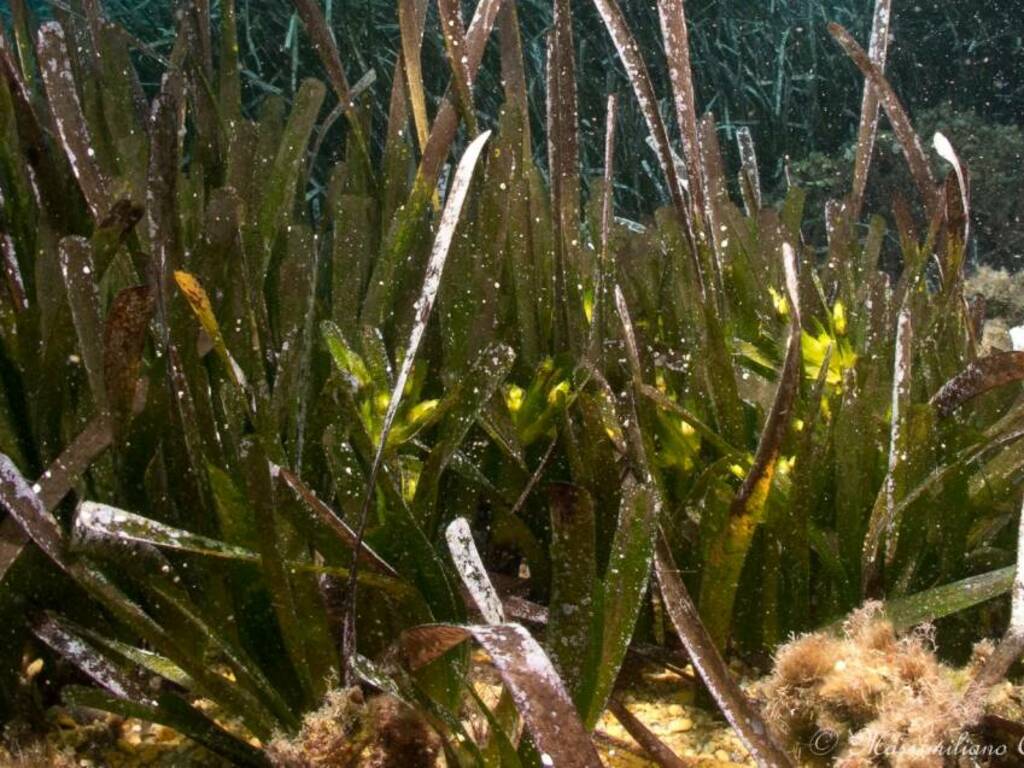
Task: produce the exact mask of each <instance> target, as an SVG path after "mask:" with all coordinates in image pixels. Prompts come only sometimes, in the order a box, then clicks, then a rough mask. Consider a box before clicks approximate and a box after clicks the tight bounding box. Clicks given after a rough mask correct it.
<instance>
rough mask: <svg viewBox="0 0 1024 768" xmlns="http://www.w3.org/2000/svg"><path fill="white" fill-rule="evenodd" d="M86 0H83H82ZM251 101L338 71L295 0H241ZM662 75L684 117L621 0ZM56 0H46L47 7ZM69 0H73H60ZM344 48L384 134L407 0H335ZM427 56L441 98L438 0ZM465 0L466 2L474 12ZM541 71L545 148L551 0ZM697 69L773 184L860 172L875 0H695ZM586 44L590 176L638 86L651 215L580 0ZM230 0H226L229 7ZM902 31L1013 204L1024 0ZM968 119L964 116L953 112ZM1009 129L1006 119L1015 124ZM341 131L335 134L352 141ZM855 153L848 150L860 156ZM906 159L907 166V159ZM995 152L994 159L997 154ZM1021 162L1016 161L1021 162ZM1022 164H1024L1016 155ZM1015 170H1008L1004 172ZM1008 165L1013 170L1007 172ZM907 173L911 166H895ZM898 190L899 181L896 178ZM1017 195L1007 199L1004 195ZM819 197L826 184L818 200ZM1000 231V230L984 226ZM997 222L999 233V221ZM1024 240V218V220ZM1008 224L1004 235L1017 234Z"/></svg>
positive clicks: (485, 103)
mask: <svg viewBox="0 0 1024 768" xmlns="http://www.w3.org/2000/svg"><path fill="white" fill-rule="evenodd" d="M71 1H72V4H73V3H74V2H77V1H78V0H71ZM236 2H237V7H238V14H239V31H240V37H241V58H242V64H243V67H244V75H245V82H246V94H247V106H248V108H249V109H250V110H253V109H255V108H256V106H257V105H258V103H259V102H260V100H261V99H262V97H263V96H264V95H265V94H266V93H269V92H275V93H280V94H283V95H284V96H285V97H286V98H287V97H288V96H289V95H290V94H291V93H292V92H293V91H294V88H295V87H296V85H297V83H298V82H299V81H300V80H301V79H302V78H303V77H305V76H309V75H312V76H317V77H322V72H321V71H320V66H319V63H318V61H317V60H316V57H315V55H314V53H313V51H312V50H311V46H310V45H309V42H308V40H307V39H306V36H305V33H304V31H303V30H302V25H301V24H299V23H298V21H297V18H296V16H295V14H294V12H293V7H292V5H291V3H289V2H287V0H236ZM620 3H621V5H622V8H623V10H624V12H625V13H626V16H627V17H628V20H629V21H630V24H631V27H632V29H633V30H634V33H635V34H636V36H637V38H638V39H639V41H640V46H641V50H642V52H643V53H644V56H645V58H646V60H647V62H648V66H649V67H650V69H651V72H652V75H653V76H654V78H655V81H656V82H655V86H656V89H657V91H658V93H659V95H660V96H661V97H662V105H661V106H662V111H663V113H664V114H665V115H666V116H667V117H668V119H669V120H670V121H671V119H672V118H671V116H672V113H673V110H672V108H671V105H670V104H669V102H668V98H667V96H668V93H669V89H668V86H667V83H666V81H665V71H664V66H663V53H662V50H661V44H660V39H661V35H660V29H659V25H658V18H657V11H656V4H655V3H654V2H653V0H620ZM53 5H54V3H53V2H51V0H35V2H34V7H35V10H36V12H37V13H38V14H39V15H41V16H45V15H47V14H48V13H49V12H50V10H51V9H52V7H53ZM60 5H62V6H63V7H67V6H64V5H63V2H61V3H60ZM321 5H322V7H324V9H325V12H326V13H327V15H328V17H329V19H330V21H331V26H332V29H333V31H334V34H335V37H336V39H337V41H338V44H339V46H340V48H341V50H342V54H343V57H344V61H345V64H346V67H347V69H348V73H349V76H350V79H351V80H352V81H353V82H355V81H357V80H359V78H360V77H361V76H363V75H364V74H366V73H367V72H369V71H370V70H373V72H374V73H375V74H376V78H377V79H376V83H375V84H374V86H373V87H372V88H371V89H370V91H369V94H368V97H367V102H368V104H370V105H371V107H372V109H373V111H374V120H375V130H374V136H375V137H377V139H378V140H379V138H380V137H381V136H382V135H383V130H382V128H383V124H384V121H385V119H386V110H387V104H388V93H389V90H390V83H391V73H392V71H393V68H394V63H395V57H396V52H397V50H398V49H399V47H400V42H399V30H398V25H397V12H396V7H397V4H396V3H395V0H321ZM429 5H430V12H429V16H428V20H427V32H426V35H425V39H424V46H423V64H424V75H425V81H426V87H427V90H428V95H429V97H430V98H431V99H432V100H433V102H434V104H436V102H437V100H438V99H439V98H440V97H441V96H442V95H443V93H444V89H445V87H446V86H447V82H448V68H447V67H448V65H447V63H446V62H445V59H444V52H443V43H442V38H441V35H440V32H439V28H438V22H437V19H436V9H435V7H434V4H433V3H430V4H429ZM103 7H104V9H105V13H106V14H107V15H108V16H109V17H110V18H112V19H114V20H116V21H118V22H119V23H121V24H123V25H124V26H125V27H127V28H128V29H129V30H131V31H132V32H133V34H135V35H136V37H137V38H138V39H139V40H141V41H143V42H145V43H146V44H147V45H148V46H150V50H151V51H152V52H153V53H154V54H156V55H158V56H159V55H163V54H166V53H167V52H168V51H169V48H170V44H171V41H172V40H173V37H174V27H175V22H174V7H175V3H174V2H171V1H170V0H142V2H134V1H132V0H105V2H103ZM472 7H473V4H472V3H469V2H467V3H464V15H465V17H466V18H467V19H468V18H469V16H470V14H471V13H472ZM517 7H518V11H519V19H520V25H521V28H522V35H523V43H524V50H525V57H526V65H527V70H528V71H527V80H528V82H529V83H530V88H531V90H530V99H531V109H532V119H533V123H534V127H535V131H534V139H535V148H536V150H537V156H538V160H539V162H540V163H541V165H542V166H543V164H544V157H543V155H544V143H543V129H544V77H543V73H544V60H545V52H544V51H545V36H546V33H547V31H548V30H549V29H550V26H551V0H519V1H518V3H517ZM686 8H687V14H688V17H689V21H690V26H691V45H692V48H693V57H694V71H695V79H696V85H697V89H698V96H699V101H700V107H701V108H702V109H710V110H711V111H713V112H714V114H715V116H716V118H717V120H718V125H719V128H720V131H721V134H722V135H721V138H722V140H723V145H724V146H726V147H729V148H730V153H731V154H732V158H731V160H732V162H735V152H734V151H732V150H731V146H730V145H731V143H732V139H733V138H734V136H735V130H736V128H738V127H739V126H748V127H749V128H750V129H751V131H752V133H753V137H754V140H755V143H756V146H757V151H758V160H759V164H760V167H761V173H762V177H763V184H764V186H765V187H766V188H768V189H769V190H771V189H773V188H779V187H781V184H782V182H783V177H784V173H783V171H784V168H785V164H786V162H787V160H788V161H789V162H790V165H791V167H793V168H795V169H796V171H797V173H798V175H799V176H800V178H801V180H802V181H803V182H804V183H805V184H806V185H807V186H809V187H811V188H813V189H820V191H821V193H822V195H827V194H831V193H832V192H833V187H835V186H838V185H842V184H843V183H845V182H844V181H843V179H842V178H841V176H842V174H843V173H845V171H843V170H841V166H843V165H844V163H843V162H842V161H843V156H844V154H849V151H850V150H849V146H850V142H851V141H852V138H853V136H854V134H855V132H856V123H857V116H858V111H859V108H860V94H861V90H862V87H863V85H862V79H861V77H860V74H859V73H858V71H857V70H856V68H855V67H854V66H853V65H852V64H851V63H850V62H849V61H848V60H847V59H846V57H845V55H844V54H843V53H842V52H841V51H840V50H839V48H838V47H837V46H836V44H835V43H834V42H833V41H832V39H831V38H830V37H829V35H828V32H827V30H826V25H827V24H828V23H829V22H831V21H836V22H838V23H840V24H842V25H844V26H845V27H847V28H848V29H849V30H850V31H851V32H852V33H853V34H854V35H855V36H856V37H857V39H858V40H860V41H861V42H862V44H864V45H865V46H866V44H867V38H868V34H869V30H870V26H871V16H872V12H873V8H874V0H826V2H815V1H814V0H689V2H687V4H686ZM572 9H573V15H574V26H575V39H576V46H577V80H578V87H579V115H580V131H581V148H582V151H581V163H582V168H583V176H584V178H585V179H586V178H588V177H594V176H597V175H599V174H600V172H601V166H602V164H603V149H602V146H603V134H604V109H605V101H606V97H607V94H608V93H609V92H613V91H617V92H621V93H623V94H625V95H626V96H627V98H625V99H623V105H624V106H623V109H622V115H621V127H620V147H619V157H620V158H622V161H621V162H620V168H619V172H618V173H617V190H616V198H617V199H616V203H617V206H618V209H619V210H620V211H622V212H623V213H624V214H625V215H629V216H634V217H641V216H643V215H644V214H645V213H648V212H649V211H650V210H651V208H652V207H653V206H654V205H655V204H658V203H660V202H661V201H662V200H663V199H664V190H663V189H662V188H661V181H660V174H659V173H658V172H657V170H656V167H655V165H656V162H655V158H654V155H653V153H652V152H651V151H650V150H649V149H648V148H647V146H646V143H645V138H646V136H647V130H646V127H645V125H644V124H643V121H642V118H641V116H640V114H639V111H638V110H637V108H636V106H635V103H634V101H633V100H632V94H631V91H630V88H629V84H628V81H627V80H626V77H625V73H624V72H623V70H622V68H621V66H620V65H619V63H618V58H617V56H616V54H615V51H614V49H613V47H612V45H611V41H610V39H609V37H608V34H607V32H606V30H605V28H604V26H603V24H602V23H601V20H600V18H599V17H598V15H597V13H596V12H595V10H594V8H593V4H592V3H591V2H590V0H574V2H573V3H572ZM218 10H219V2H218V0H213V14H214V16H215V17H216V16H217V15H218ZM892 32H893V39H892V43H891V46H890V55H889V65H888V73H889V77H890V79H891V80H892V82H893V84H894V86H895V87H896V89H897V91H898V92H899V94H900V95H901V97H902V98H903V100H904V101H905V103H906V104H907V105H908V107H909V109H910V112H911V115H912V117H914V118H915V121H917V122H918V123H919V126H920V127H922V134H926V135H925V140H926V141H927V139H928V138H929V137H930V132H931V131H933V130H935V129H937V128H938V129H942V130H944V131H945V132H947V133H953V134H956V135H954V136H953V138H956V139H957V143H959V144H960V145H968V151H967V152H965V155H966V159H967V160H968V161H970V164H971V165H972V167H974V168H975V169H977V168H978V167H981V168H983V169H984V170H985V174H984V178H983V179H982V182H981V187H980V188H979V190H978V191H979V192H980V194H981V195H982V197H983V198H984V197H990V198H991V199H992V200H993V203H992V205H997V204H999V205H1002V206H1003V207H1004V208H1005V200H1006V198H1013V197H1024V185H1022V184H1021V182H1020V179H1021V177H1022V176H1024V172H1022V170H1021V169H1022V168H1024V134H1022V133H1021V130H1020V129H1021V127H1022V125H1024V0H960V1H954V2H948V1H947V0H928V1H927V2H903V1H902V0H895V2H894V3H893V22H892ZM495 49H496V44H492V45H491V47H490V49H489V51H488V56H487V58H486V60H485V65H484V68H483V71H482V72H481V74H480V76H479V78H478V81H477V88H476V94H475V95H476V100H477V101H476V103H477V108H478V111H479V112H480V119H481V122H482V123H483V124H485V125H487V124H492V123H493V121H494V119H495V116H496V115H497V113H498V108H499V106H500V103H501V99H502V93H501V84H500V68H499V66H498V61H497V52H496V50H495ZM139 64H140V67H141V68H142V70H143V71H144V72H145V73H148V78H149V83H150V85H155V83H156V82H157V80H158V78H159V73H160V72H161V71H162V66H161V65H160V64H159V63H158V62H157V61H156V59H155V58H154V57H152V56H147V55H145V54H140V55H139ZM953 125H956V126H958V127H957V128H956V129H954V128H953V127H952V126H953ZM1003 129H1006V130H1003ZM341 144H342V142H341V140H340V136H339V141H337V142H333V143H331V142H329V143H328V146H327V150H328V154H329V152H330V150H331V147H332V146H336V147H340V146H341ZM846 165H848V164H846ZM892 165H893V168H894V171H893V172H894V173H896V174H897V175H898V174H900V173H902V169H899V168H898V165H899V164H898V163H893V164H892ZM989 166H992V168H989ZM1007 166H1010V167H1007ZM1013 166H1016V167H1013ZM995 176H999V177H1000V178H999V179H998V183H996V182H997V180H996V179H995V178H994V177H995ZM1004 176H1005V178H1003V177H1004ZM882 181H883V182H892V183H894V184H896V185H897V186H898V185H899V184H901V183H903V180H902V179H901V178H897V179H895V181H894V180H893V179H883V180H882ZM880 194H882V195H883V196H884V195H885V194H888V191H887V190H884V189H883V191H882V192H881V193H880ZM1000 201H1001V202H1000ZM814 202H815V204H817V202H818V201H817V200H815V201H814ZM1020 216H1021V210H1020V208H1019V207H1012V206H1011V208H1010V209H1007V210H1004V211H1001V212H1000V214H999V217H1000V218H1001V219H1007V221H1006V222H1004V223H1005V224H1007V225H1011V224H1016V225H1018V228H1019V223H1020V222H1019V221H1015V220H1016V219H1019V218H1020ZM982 235H984V230H982ZM993 237H995V236H993ZM1021 240H1022V243H1024V234H1021ZM1005 241H1006V238H1005V237H1003V242H1005ZM1000 249H1001V250H1003V251H1007V253H1002V252H1000V253H998V254H996V255H995V256H994V257H993V258H991V259H989V260H990V261H996V262H1006V261H1009V263H1016V262H1019V260H1020V253H1019V251H1021V250H1024V245H1022V246H1021V247H1020V248H1018V246H1017V245H1016V244H1014V245H1013V246H1012V247H1010V248H1009V250H1007V248H1005V247H1003V246H1002V245H996V244H995V243H993V244H992V245H990V246H986V247H984V248H983V249H982V250H983V251H985V252H994V251H996V250H1000Z"/></svg>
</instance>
